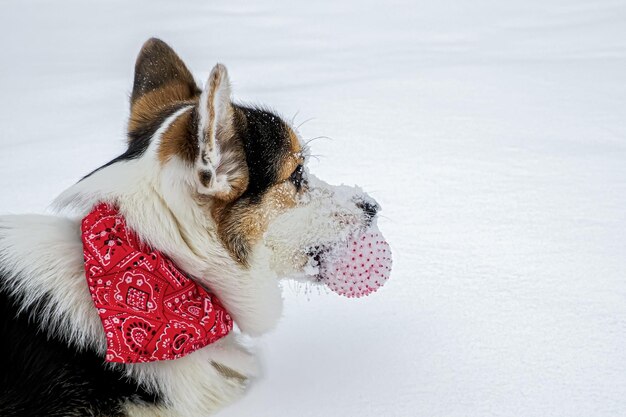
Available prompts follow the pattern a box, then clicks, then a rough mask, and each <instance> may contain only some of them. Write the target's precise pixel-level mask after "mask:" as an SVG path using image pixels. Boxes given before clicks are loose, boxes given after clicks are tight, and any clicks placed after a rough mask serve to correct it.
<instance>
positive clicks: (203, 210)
mask: <svg viewBox="0 0 626 417" xmlns="http://www.w3.org/2000/svg"><path fill="white" fill-rule="evenodd" d="M128 138H129V142H128V149H127V151H126V152H125V153H124V154H123V155H121V156H120V157H118V158H116V159H114V160H113V161H111V162H110V163H109V164H107V165H105V166H104V167H102V168H100V169H98V170H96V171H95V172H94V173H92V174H90V175H89V176H88V177H86V178H85V179H84V180H83V181H81V182H80V183H78V184H77V186H78V189H79V191H74V192H70V193H69V194H67V193H66V195H65V197H64V198H65V200H66V202H67V201H69V200H73V202H75V200H76V199H82V200H84V201H83V202H86V203H88V204H87V206H88V205H89V204H93V203H94V202H95V200H103V199H104V200H115V202H116V203H118V204H120V205H121V206H122V207H121V208H122V211H125V212H126V215H127V216H129V217H132V218H130V219H129V223H130V224H131V225H133V226H134V227H136V228H139V229H141V228H142V227H143V230H138V232H139V234H140V235H142V236H145V237H146V240H148V241H149V242H150V243H154V244H156V245H157V246H167V242H166V241H165V240H163V239H162V240H161V241H160V243H159V241H158V239H157V238H155V236H157V235H159V233H161V234H166V233H170V234H172V235H176V236H177V242H179V243H181V244H184V245H186V246H188V247H189V249H190V251H189V252H190V253H194V254H196V255H198V256H200V257H204V256H206V257H210V256H218V257H220V259H222V260H221V261H220V263H216V265H224V263H225V262H226V263H232V264H233V265H235V266H237V267H238V268H241V269H250V268H253V267H254V266H255V265H258V263H259V262H264V263H265V264H266V265H265V267H269V268H270V269H271V270H273V271H274V272H276V273H277V274H278V275H279V276H294V275H298V274H301V273H302V272H305V271H306V270H307V267H308V266H310V265H312V264H315V262H316V261H317V260H319V258H320V257H323V256H324V251H325V250H326V249H327V248H328V247H330V246H332V245H333V244H334V243H335V242H338V241H341V240H343V241H345V239H347V237H348V236H350V235H351V234H354V233H357V232H358V231H359V230H362V229H364V228H366V227H367V226H368V225H369V224H370V223H371V222H372V221H373V220H374V218H375V216H376V213H377V210H378V205H377V203H376V202H375V201H374V200H372V199H371V198H370V197H369V196H367V195H366V194H365V193H364V192H363V191H361V190H360V189H357V188H351V187H346V186H341V187H333V186H330V185H328V184H326V183H324V182H323V181H321V180H319V179H317V178H315V177H314V176H313V175H311V174H310V173H309V172H308V170H307V168H306V163H307V154H308V150H307V149H306V146H305V145H304V144H303V142H302V141H301V139H300V137H299V135H298V133H297V131H296V129H294V128H293V127H292V126H291V125H290V123H288V122H287V121H285V120H284V119H282V118H281V117H279V116H278V115H276V114H275V113H273V112H272V111H270V110H268V109H266V108H260V107H254V106H246V105H242V104H238V103H235V102H233V101H232V98H231V90H230V83H229V77H228V73H227V71H226V68H225V67H224V66H223V65H221V64H218V65H216V66H215V67H214V68H213V70H212V71H211V73H210V75H209V78H208V80H207V81H206V83H205V85H204V87H203V88H200V87H199V86H198V84H197V83H196V82H195V80H194V78H193V76H192V75H191V73H190V71H189V70H188V69H187V67H186V66H185V64H184V63H183V62H182V60H181V59H180V58H179V57H178V56H177V55H176V53H175V52H174V51H173V50H172V49H171V48H170V47H169V46H168V45H167V44H165V43H164V42H162V41H160V40H158V39H151V40H149V41H148V42H146V44H145V45H144V46H143V48H142V50H141V52H140V54H139V57H138V59H137V63H136V67H135V77H134V85H133V91H132V94H131V108H130V120H129V124H128ZM116 166H117V168H115V169H112V168H113V167H116ZM105 171H109V172H108V173H107V174H106V175H104V174H103V173H104V172H105ZM98 176H99V179H98V180H91V178H92V177H98ZM81 183H85V185H83V186H82V190H80V188H81ZM131 183H132V184H140V185H138V186H137V185H135V186H133V185H123V184H131ZM74 188H76V187H74ZM98 188H99V189H100V192H95V191H94V190H95V189H98ZM85 196H90V197H89V198H85ZM61 200H63V198H62V199H61ZM130 201H132V203H130ZM155 206H159V209H155ZM132 211H136V212H137V213H134V214H133V213H131V212H132ZM142 213H145V214H146V216H147V215H148V213H152V215H153V217H152V220H151V221H152V223H153V224H154V223H155V221H157V220H155V217H156V218H158V219H165V218H167V219H170V220H171V221H170V220H168V222H166V223H168V224H170V223H172V224H175V225H176V226H175V227H176V228H177V230H176V231H175V232H172V231H170V230H167V229H168V228H170V227H169V226H167V227H166V226H159V227H161V228H163V230H152V229H154V228H155V226H147V225H144V226H142V225H140V224H139V223H140V222H139V221H138V220H136V218H139V217H140V216H141V215H142ZM155 213H156V214H155ZM146 224H147V223H146ZM178 235H180V236H178ZM178 237H180V239H179V238H178ZM215 240H218V241H219V242H220V244H221V248H222V252H223V253H219V252H220V251H219V249H215V243H214V241H215ZM206 242H213V246H212V247H211V249H210V251H211V253H210V254H205V253H203V251H206V250H207V245H210V243H208V244H207V243H206ZM164 249H165V250H166V251H167V248H164ZM170 252H171V251H170ZM261 253H262V254H263V255H262V256H261V255H260V254H261Z"/></svg>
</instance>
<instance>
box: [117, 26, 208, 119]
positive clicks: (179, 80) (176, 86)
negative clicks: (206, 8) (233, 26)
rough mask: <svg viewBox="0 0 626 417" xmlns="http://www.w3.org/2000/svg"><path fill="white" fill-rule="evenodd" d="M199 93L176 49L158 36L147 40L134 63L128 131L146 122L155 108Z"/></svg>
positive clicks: (165, 106)
mask: <svg viewBox="0 0 626 417" xmlns="http://www.w3.org/2000/svg"><path fill="white" fill-rule="evenodd" d="M200 92H201V91H200V89H199V88H198V86H197V85H196V82H195V80H194V78H193V75H191V72H190V71H189V70H188V69H187V67H186V66H185V64H184V63H183V61H182V60H181V59H180V58H179V57H178V55H176V52H174V50H173V49H172V48H171V47H170V46H169V45H168V44H166V43H165V42H163V41H162V40H160V39H156V38H151V39H148V40H147V41H146V43H144V44H143V46H142V48H141V51H140V52H139V56H137V62H136V63H135V79H134V83H133V92H132V94H131V96H130V123H129V130H130V131H132V130H134V128H135V127H138V126H139V125H141V124H142V123H146V122H148V121H149V120H150V119H151V118H153V117H154V115H155V112H156V111H162V110H164V109H165V108H167V106H169V105H171V104H173V103H176V102H180V101H186V100H191V99H193V98H194V97H197V96H199V95H200Z"/></svg>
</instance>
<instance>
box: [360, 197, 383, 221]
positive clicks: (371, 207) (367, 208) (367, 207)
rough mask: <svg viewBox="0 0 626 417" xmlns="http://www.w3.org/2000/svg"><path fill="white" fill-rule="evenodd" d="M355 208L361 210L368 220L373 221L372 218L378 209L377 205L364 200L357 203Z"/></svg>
mask: <svg viewBox="0 0 626 417" xmlns="http://www.w3.org/2000/svg"><path fill="white" fill-rule="evenodd" d="M356 206H357V207H358V208H360V209H361V210H363V211H364V212H365V214H367V216H368V217H369V218H370V219H373V218H374V216H376V213H378V210H379V209H380V207H378V204H376V203H373V202H371V201H365V200H362V201H358V202H357V203H356Z"/></svg>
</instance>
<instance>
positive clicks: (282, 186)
mask: <svg viewBox="0 0 626 417" xmlns="http://www.w3.org/2000/svg"><path fill="white" fill-rule="evenodd" d="M295 206H296V195H295V193H294V191H293V186H291V185H290V184H289V183H287V182H281V183H279V184H276V185H275V186H273V187H272V188H270V189H269V190H268V191H267V192H266V193H265V194H264V196H263V199H262V201H260V202H259V203H255V204H250V203H249V202H247V201H243V202H239V204H237V203H235V204H233V205H226V204H223V205H219V204H217V205H214V206H213V209H212V215H213V218H214V219H215V221H216V223H217V226H218V227H217V229H218V234H219V236H220V239H221V240H222V242H224V243H225V245H226V247H227V249H228V250H229V252H230V253H231V255H232V256H233V258H234V259H235V260H236V261H237V262H239V263H241V264H242V265H244V266H248V259H247V258H248V254H249V250H250V247H251V246H252V245H253V244H254V243H256V242H258V240H259V239H261V237H262V236H263V233H265V230H267V227H268V225H269V223H270V221H272V220H273V219H274V218H275V217H276V216H278V215H279V214H281V213H283V212H284V211H285V210H288V209H290V208H293V207H295Z"/></svg>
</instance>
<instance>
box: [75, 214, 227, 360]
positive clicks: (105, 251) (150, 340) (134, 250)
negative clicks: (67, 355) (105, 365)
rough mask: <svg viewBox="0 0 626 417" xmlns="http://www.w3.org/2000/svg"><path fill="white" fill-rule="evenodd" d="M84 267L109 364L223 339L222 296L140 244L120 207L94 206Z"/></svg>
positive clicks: (173, 354) (85, 226)
mask: <svg viewBox="0 0 626 417" xmlns="http://www.w3.org/2000/svg"><path fill="white" fill-rule="evenodd" d="M81 230H82V239H83V252H84V255H85V272H86V275H87V284H88V285H89V291H90V292H91V298H92V300H93V302H94V304H95V306H96V308H97V309H98V314H99V315H100V319H101V320H102V324H103V326H104V332H105V334H106V339H107V353H106V360H107V361H109V362H122V363H132V362H153V361H160V360H167V359H176V358H180V357H182V356H185V355H186V354H188V353H191V352H193V351H195V350H197V349H200V348H202V347H204V346H206V345H208V344H210V343H213V342H215V341H216V340H218V339H220V338H221V337H224V336H226V335H227V334H228V332H229V331H230V330H232V328H233V321H232V319H231V317H230V315H229V314H228V313H227V312H226V310H225V309H224V307H223V306H222V304H221V303H220V301H219V300H218V299H217V297H215V296H214V295H213V294H211V293H208V292H207V291H206V290H205V289H204V288H202V287H201V286H200V285H198V284H196V283H195V282H194V281H193V280H192V279H191V277H189V276H188V275H187V274H185V273H184V272H182V271H181V270H179V269H178V268H177V267H176V265H174V263H173V262H172V261H171V260H170V259H168V258H167V257H166V256H164V255H163V254H162V253H160V252H158V251H155V250H152V249H150V248H149V247H147V246H146V245H145V244H143V243H141V242H140V241H139V239H138V238H137V235H136V234H135V233H134V232H133V231H131V230H130V229H128V228H127V226H126V221H125V220H124V217H122V215H121V214H120V213H119V211H118V210H117V209H115V208H112V207H111V206H108V205H106V204H99V205H97V206H96V207H95V208H94V209H93V210H92V211H91V213H89V214H88V215H87V217H85V218H84V219H83V222H82V227H81Z"/></svg>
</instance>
